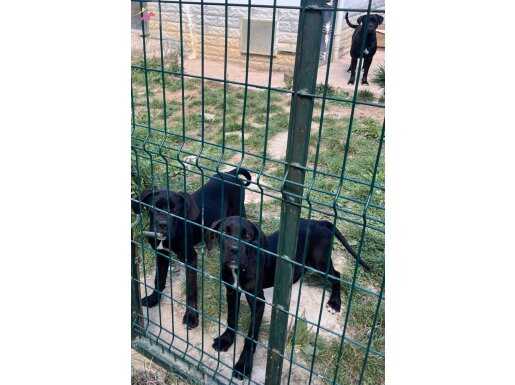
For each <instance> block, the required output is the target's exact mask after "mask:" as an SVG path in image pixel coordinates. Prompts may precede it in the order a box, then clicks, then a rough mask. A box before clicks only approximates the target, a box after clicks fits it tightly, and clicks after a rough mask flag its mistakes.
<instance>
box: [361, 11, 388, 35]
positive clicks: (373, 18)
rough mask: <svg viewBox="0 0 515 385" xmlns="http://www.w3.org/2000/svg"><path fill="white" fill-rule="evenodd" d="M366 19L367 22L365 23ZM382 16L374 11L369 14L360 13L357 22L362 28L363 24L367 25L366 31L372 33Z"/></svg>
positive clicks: (380, 22)
mask: <svg viewBox="0 0 515 385" xmlns="http://www.w3.org/2000/svg"><path fill="white" fill-rule="evenodd" d="M367 19H368V24H367ZM383 20H384V18H383V16H381V15H378V14H376V13H372V14H370V15H362V16H360V17H358V20H357V22H358V24H359V25H360V26H361V27H362V28H364V27H365V25H366V26H367V32H368V33H372V32H375V31H376V29H377V27H379V25H381V24H382V22H383Z"/></svg>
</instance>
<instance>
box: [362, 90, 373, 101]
mask: <svg viewBox="0 0 515 385" xmlns="http://www.w3.org/2000/svg"><path fill="white" fill-rule="evenodd" d="M374 99H375V96H374V93H373V92H372V91H370V90H367V89H362V90H359V92H358V100H360V101H363V102H371V101H373V100H374Z"/></svg>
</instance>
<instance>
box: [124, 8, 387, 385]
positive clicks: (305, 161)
mask: <svg viewBox="0 0 515 385" xmlns="http://www.w3.org/2000/svg"><path fill="white" fill-rule="evenodd" d="M355 3H356V2H355ZM363 3H364V6H362V7H361V8H359V7H346V6H345V2H344V1H334V0H333V1H332V2H325V1H322V0H298V1H294V0H291V1H289V0H284V1H278V0H261V1H256V2H253V1H240V0H233V1H228V0H226V1H222V0H214V1H206V2H205V1H195V0H192V1H180V0H169V1H165V0H162V1H144V2H143V1H134V0H133V1H131V7H132V39H133V44H132V45H133V50H132V64H131V158H132V170H131V171H132V198H131V202H132V207H133V211H134V212H133V225H132V229H131V251H132V255H131V267H132V269H131V274H132V277H131V289H132V291H131V298H132V317H131V331H132V346H133V348H134V349H136V350H138V351H139V352H141V353H142V354H144V355H146V356H147V357H149V358H151V359H152V360H154V361H155V362H157V363H158V364H160V365H162V366H163V367H165V368H167V369H168V370H170V371H174V372H176V373H179V374H180V375H182V376H183V377H184V378H186V379H187V380H188V381H191V382H195V383H218V384H231V383H236V384H238V383H244V384H249V385H250V384H256V385H262V384H266V385H271V384H290V383H294V384H297V383H299V384H301V383H302V384H333V385H336V384H338V385H343V384H370V385H372V384H374V385H376V384H382V383H384V333H385V325H384V296H385V295H384V289H385V278H384V232H385V220H384V218H385V216H384V196H385V186H384V173H385V166H384V144H385V125H384V107H385V102H384V99H385V94H384V66H377V63H375V62H374V64H373V66H372V69H371V71H370V74H369V82H370V83H372V81H376V82H377V84H380V83H381V76H382V85H380V86H379V87H378V86H372V85H370V86H369V85H365V84H362V83H361V81H360V79H361V77H362V76H363V64H364V63H363V62H364V60H363V52H364V51H365V50H366V47H367V34H362V36H361V41H360V44H359V47H360V53H361V55H360V58H359V59H358V63H357V67H356V80H355V82H354V84H350V85H349V84H347V80H348V77H349V76H350V75H349V74H347V73H346V72H345V71H346V70H347V66H348V62H347V60H348V59H349V53H348V50H349V48H350V47H349V44H350V39H349V38H348V37H349V36H350V35H349V34H350V33H351V32H353V31H352V29H351V27H350V26H349V23H348V22H347V21H346V20H345V19H346V14H348V16H349V17H350V20H351V21H350V24H356V23H358V22H357V21H356V20H357V18H358V17H359V16H362V15H368V16H370V15H372V14H376V15H381V16H382V17H384V7H382V6H381V5H377V4H376V3H378V2H372V0H369V1H368V2H365V1H363ZM363 20H364V21H363ZM369 20H371V19H370V18H364V19H362V21H363V25H361V28H362V29H363V30H367V28H368V24H369ZM260 23H261V24H260ZM349 31H350V32H349ZM253 33H254V36H253ZM346 39H347V40H348V41H347V40H346ZM373 60H376V58H375V59H373ZM342 63H343V64H342ZM342 79H343V80H342ZM343 81H344V82H345V84H343V83H342V82H343ZM338 82H340V83H338ZM373 87H374V88H373ZM372 88H373V90H375V93H374V92H371V91H370V89H372ZM378 90H379V91H378ZM232 169H236V170H237V171H240V170H248V172H249V173H250V176H251V180H250V183H249V184H248V185H244V184H240V182H237V181H234V180H232V179H231V180H230V181H229V182H227V181H225V183H222V179H223V177H222V176H221V174H220V173H224V172H227V171H230V170H232ZM242 172H243V171H242ZM210 178H214V179H216V180H218V182H219V183H221V185H222V188H221V198H220V202H222V204H221V206H219V207H208V205H209V204H210V203H209V202H212V198H213V197H212V196H205V194H209V193H210V192H204V193H200V195H199V197H198V199H199V204H198V209H199V212H198V215H196V216H191V215H188V212H187V211H188V207H186V206H184V207H183V210H182V209H181V211H180V212H176V211H174V207H172V206H173V205H174V201H173V200H170V199H171V198H170V195H173V194H175V193H178V194H179V196H181V197H185V195H184V193H187V194H190V196H191V194H192V193H193V192H194V191H196V190H198V189H199V188H201V187H202V186H204V185H205V184H206V183H207V182H208V181H209V180H210ZM240 180H243V181H245V179H244V178H242V179H240ZM231 186H233V187H236V188H237V189H240V190H238V191H240V198H241V197H243V196H244V198H245V199H244V200H241V199H240V201H241V202H240V203H239V206H240V207H239V209H238V210H237V211H238V212H239V213H243V212H245V214H246V215H245V216H246V218H247V219H248V220H249V221H251V222H252V223H254V224H255V225H256V226H257V227H258V228H259V229H260V230H261V231H262V232H263V233H264V234H266V235H271V234H272V233H274V232H276V231H278V246H277V250H276V251H271V250H270V249H269V248H268V249H267V248H265V247H264V245H263V241H259V242H257V243H256V242H251V241H249V239H247V238H246V237H245V236H242V234H237V235H236V236H234V235H231V234H228V233H226V232H225V231H224V230H223V229H220V228H213V225H214V224H215V221H214V220H213V218H211V217H212V216H209V217H208V214H207V213H209V212H212V211H213V210H215V211H216V212H219V215H218V218H219V219H222V220H223V217H224V215H225V214H224V213H226V212H227V210H228V208H227V207H225V203H224V202H227V199H225V198H224V197H225V196H226V194H227V196H228V195H229V192H228V191H229V190H230V189H231ZM157 190H160V191H164V192H165V193H166V202H167V203H166V207H163V206H160V205H159V204H158V199H157V198H156V196H157V195H154V194H150V196H151V197H152V199H145V197H144V196H145V193H147V196H148V192H149V191H157ZM180 194H182V195H180ZM174 196H175V195H174ZM181 199H182V198H181ZM184 199H185V200H184V203H186V202H187V200H186V198H184ZM228 204H231V203H230V202H229V203H228ZM134 208H136V209H134ZM149 213H153V215H154V216H153V217H151V216H150V215H149ZM156 216H160V217H161V218H162V217H165V218H167V223H168V224H170V223H172V221H173V220H175V222H174V223H177V224H178V225H177V226H178V227H182V228H183V230H184V231H181V232H180V234H183V235H181V239H179V240H178V241H177V243H178V244H181V245H184V249H181V250H186V249H187V250H193V249H192V248H191V247H189V246H188V245H190V244H191V243H192V242H193V238H194V236H193V235H192V234H193V233H195V232H196V233H198V234H199V237H200V238H199V241H198V242H197V243H196V244H195V245H194V246H195V248H194V251H186V252H185V254H184V253H182V252H181V253H182V254H181V253H179V254H178V253H176V252H174V251H172V250H171V246H168V247H163V245H164V244H165V243H163V242H168V241H163V239H164V236H163V235H162V234H161V235H159V234H158V231H157V230H156V229H155V228H153V227H152V226H153V223H152V219H154V220H155V218H156ZM301 218H302V219H313V220H319V221H327V222H330V224H332V226H331V227H330V228H331V236H330V248H329V249H330V258H331V259H332V261H333V263H334V267H335V270H336V273H334V272H332V271H331V268H330V266H331V264H330V263H325V265H326V266H325V267H324V268H315V267H313V266H308V265H307V264H306V263H307V262H306V259H307V258H308V254H309V250H310V243H311V242H315V241H316V239H315V238H314V237H312V236H311V235H310V234H311V231H312V230H311V229H312V228H311V227H310V228H308V230H307V236H306V237H299V223H300V219H301ZM190 228H191V229H196V230H188V229H190ZM335 229H338V230H339V231H340V232H341V233H342V234H343V235H344V236H345V238H346V239H347V240H348V241H349V243H350V246H351V247H352V248H353V250H354V251H355V254H356V255H357V257H358V259H362V260H363V261H365V262H366V263H367V264H368V265H369V266H370V271H365V270H364V269H363V267H362V266H361V265H360V264H358V263H357V259H356V258H354V257H353V256H351V254H350V253H349V252H348V251H347V250H346V249H345V248H344V247H342V244H341V243H340V242H339V241H338V239H336V241H335V238H337V234H336V230H335ZM166 231H170V230H166ZM184 234H185V235H184ZM169 235H170V237H171V236H173V235H172V234H171V233H170V234H169ZM160 237H161V238H160ZM213 237H214V241H215V242H214V243H215V246H214V247H210V248H209V249H208V248H207V244H208V243H209V241H213ZM301 238H302V239H303V240H304V244H302V245H301V244H300V242H298V241H299V239H301ZM227 239H229V240H235V241H237V244H238V245H239V246H241V245H244V246H245V247H247V249H249V248H250V249H254V250H256V255H257V260H256V264H257V265H256V269H257V271H258V274H259V271H260V270H259V268H258V266H259V265H260V263H261V261H262V260H265V259H266V258H268V259H269V260H273V261H274V268H273V269H275V270H274V271H275V278H274V281H273V283H274V285H273V289H272V288H267V289H265V290H264V294H261V293H260V290H258V289H256V290H254V291H253V292H249V291H247V290H245V289H244V288H243V287H242V285H240V284H237V285H234V284H232V283H231V282H227V281H226V280H224V279H223V274H224V272H223V270H224V268H223V264H224V252H225V251H224V249H223V242H224V241H225V240H227ZM216 241H218V242H216ZM170 242H172V241H170ZM170 244H171V243H170ZM238 250H240V251H238V256H237V259H238V261H240V258H242V256H241V255H240V253H241V250H242V249H241V248H240V249H238ZM298 250H302V252H301V254H302V257H301V258H295V256H296V255H297V253H298ZM163 261H166V264H163V263H164V262H163ZM160 263H161V266H166V267H165V269H164V271H163V269H162V268H161V271H157V270H158V269H159V267H158V268H157V269H156V264H157V266H159V264H160ZM296 269H297V270H299V269H300V271H301V272H302V274H301V275H300V278H299V279H298V281H296V282H295V283H292V277H293V275H294V272H295V271H297V270H296ZM232 271H233V273H234V272H236V274H237V277H236V281H238V280H239V278H240V274H241V269H240V268H238V269H236V270H232ZM159 274H161V275H162V274H164V275H166V279H165V281H164V282H165V286H164V287H158V286H159V284H158V282H157V278H156V279H155V278H154V276H156V277H157V276H158V275H159ZM262 274H270V271H264V272H262ZM258 279H259V277H258ZM334 281H337V282H339V285H340V287H341V293H338V295H339V296H340V299H341V309H340V311H339V312H337V313H335V312H334V311H329V310H328V308H327V306H326V304H327V302H328V299H329V298H330V293H331V290H332V286H331V283H332V282H334ZM194 282H195V283H194ZM194 286H196V288H197V290H196V292H195V290H194V289H192V288H193V287H194ZM228 288H229V289H230V290H234V293H237V296H236V297H235V298H236V313H237V316H236V322H232V323H231V322H230V319H229V318H230V316H228V298H227V294H226V290H227V289H228ZM153 293H155V294H153ZM227 293H229V291H228V292H227ZM230 293H233V292H230ZM240 294H243V295H244V296H245V297H246V300H247V301H248V302H247V301H246V300H241V302H240ZM152 295H155V297H154V299H155V298H157V302H156V303H155V304H153V306H150V305H152V304H150V303H149V301H150V300H149V297H152ZM231 295H232V294H231ZM257 308H259V309H261V308H262V309H263V321H262V323H261V328H260V329H259V328H258V330H259V333H258V336H257V337H256V336H251V334H252V333H250V334H249V331H252V330H256V329H255V328H256V324H257V323H260V320H259V318H260V317H256V309H257ZM333 310H334V309H333ZM187 313H194V314H196V315H197V316H198V326H197V325H190V326H193V327H186V325H185V324H184V323H183V320H184V317H186V318H187V317H188V314H187ZM193 324H194V322H193ZM229 324H231V325H229ZM225 329H228V330H229V331H231V332H232V333H233V334H234V335H235V339H234V343H233V344H232V345H231V346H230V347H229V348H228V350H227V351H217V350H216V349H214V347H213V346H212V345H213V340H214V339H215V338H217V337H219V336H220V335H222V334H223V332H224V330H225ZM249 344H250V345H249ZM246 345H249V346H255V347H254V348H253V349H255V352H254V351H252V352H251V356H252V357H251V359H250V360H251V362H252V367H251V368H252V369H251V371H250V373H247V372H245V371H244V372H241V371H240V370H241V367H238V362H239V358H240V354H241V353H242V349H243V348H244V346H246ZM252 353H253V354H252ZM241 377H243V378H242V379H241Z"/></svg>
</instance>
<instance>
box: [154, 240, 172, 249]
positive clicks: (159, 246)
mask: <svg viewBox="0 0 515 385" xmlns="http://www.w3.org/2000/svg"><path fill="white" fill-rule="evenodd" d="M163 241H164V239H161V240H159V245H157V247H156V250H164V251H168V252H169V251H170V250H169V249H167V248H166V247H164V246H163Z"/></svg>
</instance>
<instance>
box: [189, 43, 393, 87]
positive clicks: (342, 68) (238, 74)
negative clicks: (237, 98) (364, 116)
mask: <svg viewBox="0 0 515 385" xmlns="http://www.w3.org/2000/svg"><path fill="white" fill-rule="evenodd" d="M349 64H350V56H348V55H346V56H344V57H342V58H338V59H337V60H335V61H333V62H332V63H331V65H330V66H329V85H330V86H332V87H335V88H342V89H343V90H345V91H347V92H350V93H352V92H353V91H354V86H353V85H350V84H347V81H348V80H349V73H348V72H347V68H349ZM379 65H384V49H381V48H380V49H378V50H377V52H376V54H375V56H374V60H373V61H372V66H371V67H370V71H369V80H370V79H371V78H372V75H373V74H374V72H375V70H376V69H377V67H378V66H379ZM184 66H185V71H186V73H187V74H190V75H197V76H200V75H201V73H202V72H201V61H200V59H188V58H185V61H184ZM292 70H293V68H292ZM326 73H327V65H323V66H321V67H320V68H319V70H318V76H317V84H319V83H324V82H325V77H326ZM223 74H224V64H223V61H211V60H206V61H205V62H204V76H206V77H212V78H217V79H223ZM227 80H230V81H236V82H241V83H243V82H245V66H244V65H242V64H241V63H228V65H227ZM248 83H250V84H254V85H258V86H268V71H256V70H252V69H251V70H249V74H248ZM369 83H370V84H369V85H368V86H367V85H365V86H362V85H361V84H360V86H359V89H368V90H370V91H372V92H373V93H374V94H376V95H378V96H379V95H380V94H381V89H380V88H379V87H378V86H377V85H375V84H373V83H372V82H370V81H369ZM272 87H284V72H280V71H277V70H276V69H274V71H273V73H272Z"/></svg>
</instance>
